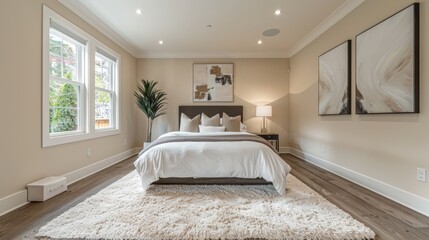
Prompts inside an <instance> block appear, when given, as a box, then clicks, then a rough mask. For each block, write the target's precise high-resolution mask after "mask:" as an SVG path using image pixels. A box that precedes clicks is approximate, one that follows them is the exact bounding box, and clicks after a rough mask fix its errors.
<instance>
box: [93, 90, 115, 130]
mask: <svg viewBox="0 0 429 240" xmlns="http://www.w3.org/2000/svg"><path fill="white" fill-rule="evenodd" d="M111 126H112V95H111V93H107V92H103V91H95V128H97V129H98V128H106V127H111Z"/></svg>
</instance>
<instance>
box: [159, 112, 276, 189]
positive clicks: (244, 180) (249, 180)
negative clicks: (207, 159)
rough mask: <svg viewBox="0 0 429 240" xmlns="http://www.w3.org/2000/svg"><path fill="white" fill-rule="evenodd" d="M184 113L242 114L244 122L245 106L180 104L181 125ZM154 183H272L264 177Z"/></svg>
mask: <svg viewBox="0 0 429 240" xmlns="http://www.w3.org/2000/svg"><path fill="white" fill-rule="evenodd" d="M182 113H184V114H185V115H186V116H188V117H189V118H194V117H195V116H197V115H198V114H201V113H204V114H206V115H207V116H208V117H212V116H214V115H216V114H219V115H220V116H221V117H222V115H223V113H226V114H228V116H231V117H235V116H238V115H241V122H243V106H233V105H225V106H200V105H194V106H179V126H180V115H181V114H182ZM153 184H188V185H189V184H195V185H200V184H202V185H261V184H272V183H271V182H267V181H265V180H264V179H263V178H161V179H159V180H158V181H156V182H154V183H153Z"/></svg>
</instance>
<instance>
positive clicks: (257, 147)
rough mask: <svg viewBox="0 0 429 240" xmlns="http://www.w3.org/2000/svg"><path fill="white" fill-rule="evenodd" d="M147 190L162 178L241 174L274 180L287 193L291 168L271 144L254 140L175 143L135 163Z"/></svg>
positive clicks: (239, 175)
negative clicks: (287, 178) (287, 177)
mask: <svg viewBox="0 0 429 240" xmlns="http://www.w3.org/2000/svg"><path fill="white" fill-rule="evenodd" d="M237 134H250V133H243V132H241V133H238V132H216V133H189V132H170V133H166V134H164V135H162V136H160V138H162V137H166V136H202V135H204V136H212V135H225V136H227V135H237ZM134 165H135V167H136V169H137V172H138V173H139V175H140V178H141V181H142V185H143V188H144V189H147V188H148V187H149V185H150V184H151V183H153V182H155V181H157V180H159V178H169V177H183V178H185V177H193V178H200V177H205V178H207V177H212V178H219V177H237V178H258V177H261V178H263V179H265V180H266V181H269V182H272V183H273V186H274V188H275V189H276V190H277V191H278V192H279V194H282V195H283V194H285V193H286V190H285V187H286V186H285V183H286V175H287V174H288V173H289V171H290V170H291V168H290V166H289V165H288V164H286V163H285V162H284V161H283V159H282V158H280V156H278V155H277V154H276V153H275V152H274V151H273V150H272V149H270V147H268V146H266V145H264V144H262V143H257V142H253V141H236V142H172V143H165V144H160V145H157V146H154V147H152V148H150V149H149V150H147V151H145V152H143V154H142V155H141V156H139V158H138V159H137V160H136V161H135V162H134Z"/></svg>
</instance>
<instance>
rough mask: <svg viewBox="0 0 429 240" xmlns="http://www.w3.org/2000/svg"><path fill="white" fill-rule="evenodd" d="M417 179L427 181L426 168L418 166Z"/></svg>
mask: <svg viewBox="0 0 429 240" xmlns="http://www.w3.org/2000/svg"><path fill="white" fill-rule="evenodd" d="M417 180H419V181H420V182H426V169H424V168H417Z"/></svg>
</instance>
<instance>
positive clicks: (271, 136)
mask: <svg viewBox="0 0 429 240" xmlns="http://www.w3.org/2000/svg"><path fill="white" fill-rule="evenodd" d="M252 133H253V134H255V135H258V136H260V137H261V138H263V139H265V140H267V141H268V142H270V143H271V144H273V145H274V144H275V146H276V149H277V151H279V148H280V147H279V135H278V134H277V133H260V132H252Z"/></svg>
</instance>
